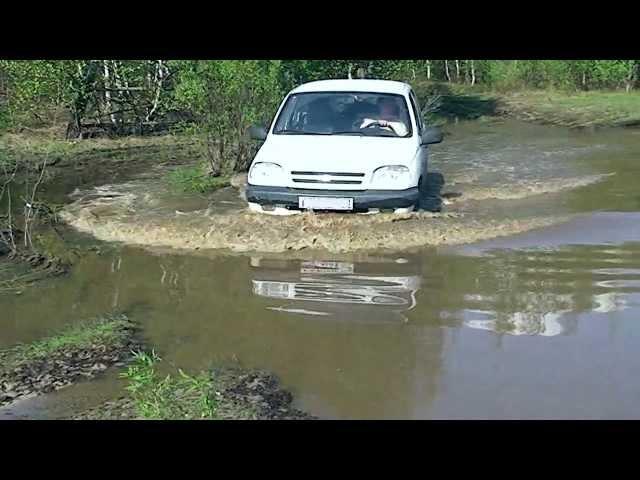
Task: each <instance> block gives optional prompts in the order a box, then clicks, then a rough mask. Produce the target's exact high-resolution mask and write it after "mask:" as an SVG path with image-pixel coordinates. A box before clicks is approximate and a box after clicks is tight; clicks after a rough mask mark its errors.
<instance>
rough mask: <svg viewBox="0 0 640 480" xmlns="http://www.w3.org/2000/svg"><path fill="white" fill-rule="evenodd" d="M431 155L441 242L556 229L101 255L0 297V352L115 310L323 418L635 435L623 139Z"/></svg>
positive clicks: (554, 134) (109, 383)
mask: <svg viewBox="0 0 640 480" xmlns="http://www.w3.org/2000/svg"><path fill="white" fill-rule="evenodd" d="M447 145H448V146H447V147H446V148H445V144H443V146H442V147H441V149H440V150H438V151H437V152H434V156H433V166H434V168H437V169H438V170H439V171H441V172H442V173H443V174H444V176H445V178H446V180H447V184H446V185H445V187H444V191H455V192H458V193H462V196H459V197H456V198H453V199H452V203H450V204H449V205H446V211H447V212H456V213H459V214H461V215H463V216H461V217H453V218H443V219H436V220H441V221H442V222H443V225H444V227H442V228H448V229H452V228H457V229H458V230H460V231H464V230H465V225H466V224H464V223H462V222H461V221H460V219H461V218H462V219H468V218H469V217H471V218H473V219H478V218H480V219H482V221H483V222H484V221H489V220H490V221H493V222H494V224H493V225H505V224H506V223H508V222H509V221H512V220H513V221H517V222H519V224H520V225H525V226H528V225H530V223H528V222H529V220H530V219H534V218H542V219H554V218H556V216H562V217H563V221H562V222H558V221H549V225H550V226H547V227H545V228H538V229H530V228H523V229H522V231H521V232H520V233H519V234H517V235H512V236H501V237H498V238H490V237H491V235H488V236H486V237H485V238H486V239H485V240H484V241H479V242H475V243H471V244H464V245H451V244H446V242H444V244H440V245H439V246H437V247H435V246H425V247H422V248H417V249H413V250H411V251H395V252H393V251H390V250H389V249H388V248H387V249H383V250H379V251H358V252H352V253H348V252H343V253H338V252H333V253H329V252H327V251H326V250H325V251H322V250H313V249H308V250H302V251H292V252H290V253H289V254H287V255H283V254H278V253H268V252H265V253H257V252H255V253H246V254H234V255H229V254H224V253H220V252H216V251H206V250H205V249H201V250H198V251H192V252H190V253H188V254H185V253H184V252H177V251H172V250H158V249H156V248H147V247H145V248H143V247H136V246H125V245H117V244H111V245H110V246H109V247H108V248H105V250H104V253H103V254H102V255H90V256H85V257H83V258H82V259H81V260H80V261H79V262H78V263H77V265H76V266H75V267H74V269H73V271H72V272H71V274H70V275H69V276H68V277H67V278H64V279H55V280H52V281H50V282H48V283H46V284H43V285H42V286H39V287H38V288H35V289H29V290H27V291H25V292H24V293H23V294H22V295H21V296H9V295H6V296H0V311H2V312H3V314H2V316H1V318H0V332H1V335H0V346H6V345H11V344H14V343H16V342H18V341H29V340H33V339H36V338H40V337H42V336H43V335H45V334H47V333H49V332H51V331H53V330H55V329H56V328H59V327H61V326H63V325H66V324H68V323H69V322H70V321H79V320H81V319H84V318H87V317H90V316H92V315H97V314H100V313H103V312H105V311H108V310H110V309H113V308H117V309H120V310H124V311H125V312H128V313H129V314H130V315H131V317H132V318H135V319H136V320H138V321H140V322H141V324H142V326H143V329H144V332H145V336H146V338H147V340H148V342H149V343H150V344H151V345H153V346H154V348H156V350H157V351H158V352H159V353H160V354H161V356H163V357H164V358H165V359H167V360H168V361H170V362H172V363H174V364H176V365H178V366H180V367H183V368H186V369H200V368H207V367H209V366H211V365H219V364H226V365H241V366H244V367H251V368H263V369H268V370H271V371H273V372H274V373H275V374H277V375H278V376H279V377H280V378H281V380H282V382H283V383H284V385H285V386H286V387H287V388H289V389H291V391H292V392H293V393H294V394H295V396H296V402H297V404H298V406H299V407H301V408H303V409H306V410H308V411H310V412H311V413H313V414H316V415H319V416H321V417H324V418H347V419H350V418H639V417H640V402H639V401H638V399H640V380H639V379H640V375H638V374H639V373H640V353H638V352H640V348H639V347H640V324H639V323H638V318H640V213H636V212H637V211H640V198H639V197H638V193H637V188H636V183H637V181H638V179H640V171H639V170H640V135H638V133H637V132H634V131H631V132H625V131H612V132H598V133H589V132H569V131H565V130H562V129H556V128H548V127H537V126H531V125H523V124H514V123H507V124H468V125H463V124H460V125H458V126H457V127H455V128H453V129H452V130H451V135H450V136H449V137H448V138H447ZM479 159H484V162H480V161H479ZM511 167H514V168H513V169H512V168H511ZM148 180H149V179H148ZM130 181H131V182H132V183H134V184H135V183H136V182H140V183H138V184H137V185H138V188H140V186H141V185H142V179H139V178H133V179H130ZM148 184H149V183H147V185H148ZM150 184H151V185H153V181H152V179H151V181H150ZM103 188H106V189H112V190H113V189H115V190H117V191H118V192H119V194H126V193H131V194H134V195H136V196H135V197H129V198H130V200H131V203H130V204H129V205H130V206H132V208H133V209H134V210H135V208H136V206H137V205H139V203H137V202H140V201H141V200H140V198H142V197H141V196H140V195H143V194H135V190H136V188H130V189H127V188H123V187H122V184H118V185H112V186H105V187H103ZM156 191H157V192H158V193H153V192H154V187H150V188H149V189H148V190H145V194H148V195H149V197H147V200H144V201H146V202H148V205H152V204H153V201H156V203H155V204H153V205H154V206H153V207H151V206H150V207H149V211H150V213H152V214H153V213H155V215H157V217H156V218H160V217H162V213H161V212H164V213H165V216H166V213H167V212H169V211H172V210H173V211H174V212H175V210H179V211H180V212H182V213H185V214H188V213H189V212H194V211H199V210H202V209H206V208H209V207H211V208H219V209H220V210H219V211H216V212H215V215H225V214H227V213H228V210H225V209H226V208H236V207H235V204H234V203H233V202H236V200H235V199H234V198H235V197H234V195H235V193H234V192H233V191H229V192H226V193H224V192H221V193H219V194H218V195H225V196H221V197H217V198H220V199H222V200H224V201H228V202H230V203H228V204H224V203H222V202H218V204H217V205H215V206H211V205H208V204H207V202H206V201H205V205H197V204H190V205H186V204H182V205H180V208H176V205H174V204H172V202H173V201H179V200H178V199H174V200H172V199H171V198H169V197H168V196H167V195H168V194H166V193H162V191H161V189H159V188H158V189H157V190H156ZM95 192H96V191H95V190H94V193H95ZM149 192H151V193H149ZM77 193H78V194H79V195H80V196H84V199H85V201H87V199H88V197H87V195H88V193H87V192H77ZM101 197H102V198H101V201H102V202H103V205H102V206H103V207H105V208H106V209H107V211H108V209H110V208H112V206H113V205H112V204H110V203H109V200H107V196H105V195H102V196H101ZM224 205H227V206H224ZM138 212H139V211H138ZM148 213H149V212H148ZM138 214H139V213H136V215H138ZM118 215H120V213H118ZM184 216H186V215H178V217H184ZM178 217H172V218H178ZM138 218H140V217H138ZM210 218H213V215H212V217H210ZM361 218H367V217H361ZM192 220H193V219H192ZM209 221H210V220H209ZM320 221H322V220H320ZM358 221H360V220H358ZM411 221H418V220H416V219H413V220H406V221H400V222H393V224H394V228H395V227H396V226H397V227H398V228H400V227H402V225H406V224H407V222H411ZM423 221H425V222H426V221H427V219H423ZM428 221H434V219H428ZM193 222H194V223H191V225H197V222H196V221H195V220H193ZM446 222H449V223H446ZM454 222H459V223H454ZM478 223H482V222H478ZM194 228H195V227H194ZM261 233H262V232H261ZM493 236H494V237H495V235H493ZM474 239H475V238H474ZM121 388H122V385H121V384H120V383H118V382H116V381H114V380H113V378H107V379H105V381H103V382H96V383H93V382H92V383H87V384H84V385H79V386H77V388H75V390H74V391H71V390H70V391H68V392H67V393H64V394H63V392H59V394H57V395H56V396H53V397H51V398H50V399H46V400H44V399H39V400H38V401H35V400H33V401H31V402H30V403H29V402H27V404H26V405H24V406H22V407H16V409H14V411H10V412H6V411H5V413H4V415H5V416H9V415H13V416H14V417H15V416H18V417H19V416H20V415H21V413H20V409H21V408H22V414H23V415H26V414H25V412H27V413H29V412H31V416H34V417H37V418H46V417H47V416H49V417H56V416H58V415H63V414H62V413H61V412H62V411H63V410H64V409H61V405H67V404H75V405H78V404H82V405H86V406H91V404H94V403H95V402H97V401H98V399H99V398H107V397H108V396H109V395H112V394H116V393H117V392H119V391H121ZM72 399H75V400H73V401H72ZM26 416H29V415H26Z"/></svg>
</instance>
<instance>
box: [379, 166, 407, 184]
mask: <svg viewBox="0 0 640 480" xmlns="http://www.w3.org/2000/svg"><path fill="white" fill-rule="evenodd" d="M410 179H411V175H410V174H409V169H408V168H407V167H405V166H402V165H389V166H386V167H380V168H378V169H376V170H375V171H374V172H373V177H372V178H371V183H372V187H374V188H380V189H385V188H393V187H396V188H397V187H404V188H406V187H407V186H408V185H409V180H410Z"/></svg>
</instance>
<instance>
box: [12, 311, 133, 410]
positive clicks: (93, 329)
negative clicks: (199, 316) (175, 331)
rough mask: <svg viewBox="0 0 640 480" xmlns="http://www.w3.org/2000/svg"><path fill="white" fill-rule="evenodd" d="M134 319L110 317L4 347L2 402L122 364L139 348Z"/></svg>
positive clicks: (66, 384) (58, 386)
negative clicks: (45, 337) (9, 347)
mask: <svg viewBox="0 0 640 480" xmlns="http://www.w3.org/2000/svg"><path fill="white" fill-rule="evenodd" d="M139 346H140V342H139V341H138V339H137V335H136V328H135V326H134V324H133V323H132V322H131V321H129V319H128V318H127V317H126V316H124V315H118V316H114V317H111V316H109V317H105V318H104V319H101V320H99V321H97V322H95V323H92V324H91V325H90V326H87V327H77V328H72V329H69V330H68V331H65V332H63V333H62V334H61V335H59V336H56V337H51V338H50V339H46V340H42V341H40V342H36V343H35V344H30V345H21V346H18V347H15V348H13V349H8V350H5V351H2V352H0V361H1V366H0V405H6V404H11V403H13V402H16V401H19V400H25V399H27V398H31V397H35V396H37V395H41V394H45V393H50V392H53V391H54V390H59V389H61V388H64V387H66V386H68V385H71V384H73V383H75V382H78V381H81V380H86V379H90V378H94V377H96V376H97V375H99V374H101V373H102V372H104V371H105V370H107V369H108V368H109V367H111V366H122V365H124V364H125V362H126V361H127V360H128V359H129V358H130V355H131V351H132V350H134V349H137V348H139Z"/></svg>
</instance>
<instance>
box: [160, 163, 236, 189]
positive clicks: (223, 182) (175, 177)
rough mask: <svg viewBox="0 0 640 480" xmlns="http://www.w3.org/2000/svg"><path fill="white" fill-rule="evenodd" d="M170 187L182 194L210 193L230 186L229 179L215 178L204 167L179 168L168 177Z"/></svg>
mask: <svg viewBox="0 0 640 480" xmlns="http://www.w3.org/2000/svg"><path fill="white" fill-rule="evenodd" d="M168 181H169V185H170V186H171V188H172V189H173V190H174V191H177V192H180V193H208V192H212V191H214V190H217V189H219V188H223V187H226V186H228V185H229V177H228V176H225V177H214V176H212V175H211V174H209V173H207V172H206V171H205V169H204V168H203V167H202V166H195V167H179V168H176V169H175V170H173V171H171V172H170V173H169V175H168Z"/></svg>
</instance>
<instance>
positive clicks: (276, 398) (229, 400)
mask: <svg viewBox="0 0 640 480" xmlns="http://www.w3.org/2000/svg"><path fill="white" fill-rule="evenodd" d="M211 375H212V379H213V381H214V384H215V396H216V398H217V400H216V402H217V406H216V419H217V420H316V419H317V417H314V416H313V415H310V414H308V413H306V412H303V411H301V410H299V409H297V408H295V407H294V406H293V404H292V402H293V396H292V394H291V393H290V392H288V391H287V390H285V389H283V388H282V386H281V384H280V382H279V381H278V379H277V378H276V377H275V376H273V375H272V374H270V373H268V372H262V371H240V370H234V369H217V370H214V371H213V372H212V373H211ZM69 419H70V420H142V419H143V417H141V416H140V415H139V414H138V412H137V410H136V406H135V402H134V401H133V400H132V399H130V398H128V397H124V396H123V397H120V398H118V399H116V400H110V401H107V402H104V403H103V404H101V405H99V406H97V407H94V408H91V409H89V410H86V411H84V412H81V413H78V414H76V415H72V416H71V417H70V418H69Z"/></svg>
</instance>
